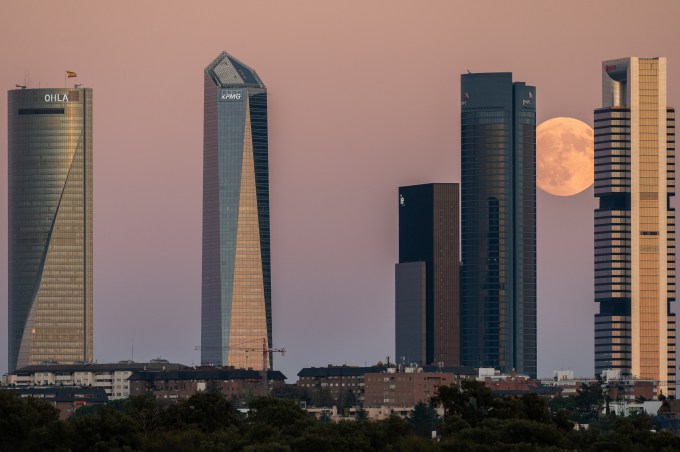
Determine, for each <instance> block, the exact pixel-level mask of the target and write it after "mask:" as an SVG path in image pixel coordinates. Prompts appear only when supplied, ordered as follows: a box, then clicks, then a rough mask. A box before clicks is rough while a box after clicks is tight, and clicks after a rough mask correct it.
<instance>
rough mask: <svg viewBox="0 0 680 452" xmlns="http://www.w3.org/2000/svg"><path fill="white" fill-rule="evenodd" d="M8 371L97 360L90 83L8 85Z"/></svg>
mask: <svg viewBox="0 0 680 452" xmlns="http://www.w3.org/2000/svg"><path fill="white" fill-rule="evenodd" d="M7 97H8V109H7V118H8V128H7V129H8V180H9V196H8V204H9V213H8V219H9V222H8V223H9V228H8V245H9V262H8V264H9V265H8V273H9V275H8V280H9V284H8V285H9V294H8V295H9V297H8V307H9V315H8V323H9V325H8V326H9V328H8V330H9V340H8V348H9V371H10V372H13V371H14V370H15V369H17V368H20V367H23V366H27V365H31V364H40V363H41V362H43V361H58V362H60V363H74V362H78V361H81V362H82V361H91V360H92V294H93V291H92V279H93V278H92V268H93V267H92V89H90V88H80V89H66V88H47V89H18V90H11V91H9V93H8V96H7Z"/></svg>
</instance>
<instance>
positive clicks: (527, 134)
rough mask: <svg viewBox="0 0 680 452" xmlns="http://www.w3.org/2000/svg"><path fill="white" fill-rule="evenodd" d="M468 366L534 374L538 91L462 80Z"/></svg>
mask: <svg viewBox="0 0 680 452" xmlns="http://www.w3.org/2000/svg"><path fill="white" fill-rule="evenodd" d="M461 109H462V111H461V185H462V196H461V215H462V259H463V269H462V281H461V286H462V295H461V318H462V322H461V342H462V347H461V352H462V362H463V364H464V365H468V366H474V367H494V368H497V369H501V370H502V371H505V372H510V371H511V370H512V369H515V370H516V371H517V372H518V373H520V374H524V375H529V376H531V377H534V378H535V377H536V89H535V88H534V87H533V86H527V85H525V84H524V83H522V82H513V81H512V74H511V73H508V72H504V73H482V74H464V75H462V76H461Z"/></svg>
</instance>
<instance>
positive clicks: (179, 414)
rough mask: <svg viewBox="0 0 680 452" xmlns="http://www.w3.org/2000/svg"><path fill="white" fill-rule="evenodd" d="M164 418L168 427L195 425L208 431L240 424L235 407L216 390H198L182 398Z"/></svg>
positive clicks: (169, 408) (178, 427) (171, 407)
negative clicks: (184, 398) (186, 397)
mask: <svg viewBox="0 0 680 452" xmlns="http://www.w3.org/2000/svg"><path fill="white" fill-rule="evenodd" d="M163 418H164V422H163V424H164V427H165V428H166V429H182V428H184V427H186V426H192V425H193V426H196V427H197V428H198V429H200V430H201V431H203V432H206V433H211V432H214V431H216V430H219V429H222V428H226V427H229V426H231V425H237V426H238V425H240V419H239V418H238V416H237V415H236V411H235V410H234V407H233V406H232V405H231V403H229V401H228V400H226V399H225V398H224V396H223V395H222V394H220V393H216V392H197V393H196V394H194V395H192V396H191V397H189V398H188V399H186V400H180V401H179V402H177V403H176V404H174V405H170V406H169V407H168V408H167V409H166V410H165V412H164V413H163Z"/></svg>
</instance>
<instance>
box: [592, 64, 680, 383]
mask: <svg viewBox="0 0 680 452" xmlns="http://www.w3.org/2000/svg"><path fill="white" fill-rule="evenodd" d="M674 194H675V111H674V110H673V109H672V108H669V107H668V106H667V105H666V59H665V58H636V57H633V58H623V59H620V60H611V61H605V62H603V63H602V108H598V109H597V110H595V196H596V197H597V198H598V201H599V206H598V208H597V209H596V210H595V301H596V302H598V303H599V305H600V312H599V313H598V314H596V315H595V372H596V373H597V374H599V373H600V372H601V371H602V370H604V369H620V370H621V371H622V372H623V373H624V374H629V375H632V376H633V377H637V378H644V379H654V380H658V381H659V383H658V386H657V388H658V390H659V391H660V392H663V393H664V394H665V395H675V378H676V372H675V315H674V314H673V313H672V312H671V309H670V302H671V301H674V300H675V211H674V209H672V208H671V207H670V198H671V197H672V196H673V195H674Z"/></svg>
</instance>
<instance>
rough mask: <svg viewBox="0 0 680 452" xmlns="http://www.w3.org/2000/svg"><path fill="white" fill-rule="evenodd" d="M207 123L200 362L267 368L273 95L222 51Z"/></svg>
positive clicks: (210, 72) (209, 84)
mask: <svg viewBox="0 0 680 452" xmlns="http://www.w3.org/2000/svg"><path fill="white" fill-rule="evenodd" d="M203 117H204V126H203V284H202V295H201V297H202V308H201V315H202V318H201V363H202V364H214V365H224V366H226V365H229V366H235V367H237V368H249V367H252V368H254V369H262V367H263V358H262V349H263V346H264V347H267V348H268V347H271V343H272V315H271V270H270V269H271V265H270V258H269V256H270V251H269V158H268V135H267V88H266V87H265V86H264V84H263V83H262V80H260V78H259V77H258V75H257V74H256V73H255V71H254V70H252V69H251V68H249V67H248V66H246V65H245V64H243V63H241V62H240V61H239V60H237V59H236V58H234V57H232V56H231V55H229V54H228V53H226V52H222V53H221V54H220V55H219V56H218V57H217V58H216V59H215V60H214V61H213V62H212V63H210V64H209V65H208V67H207V68H205V75H204V109H203ZM266 365H267V366H270V365H271V359H267V364H266Z"/></svg>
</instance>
